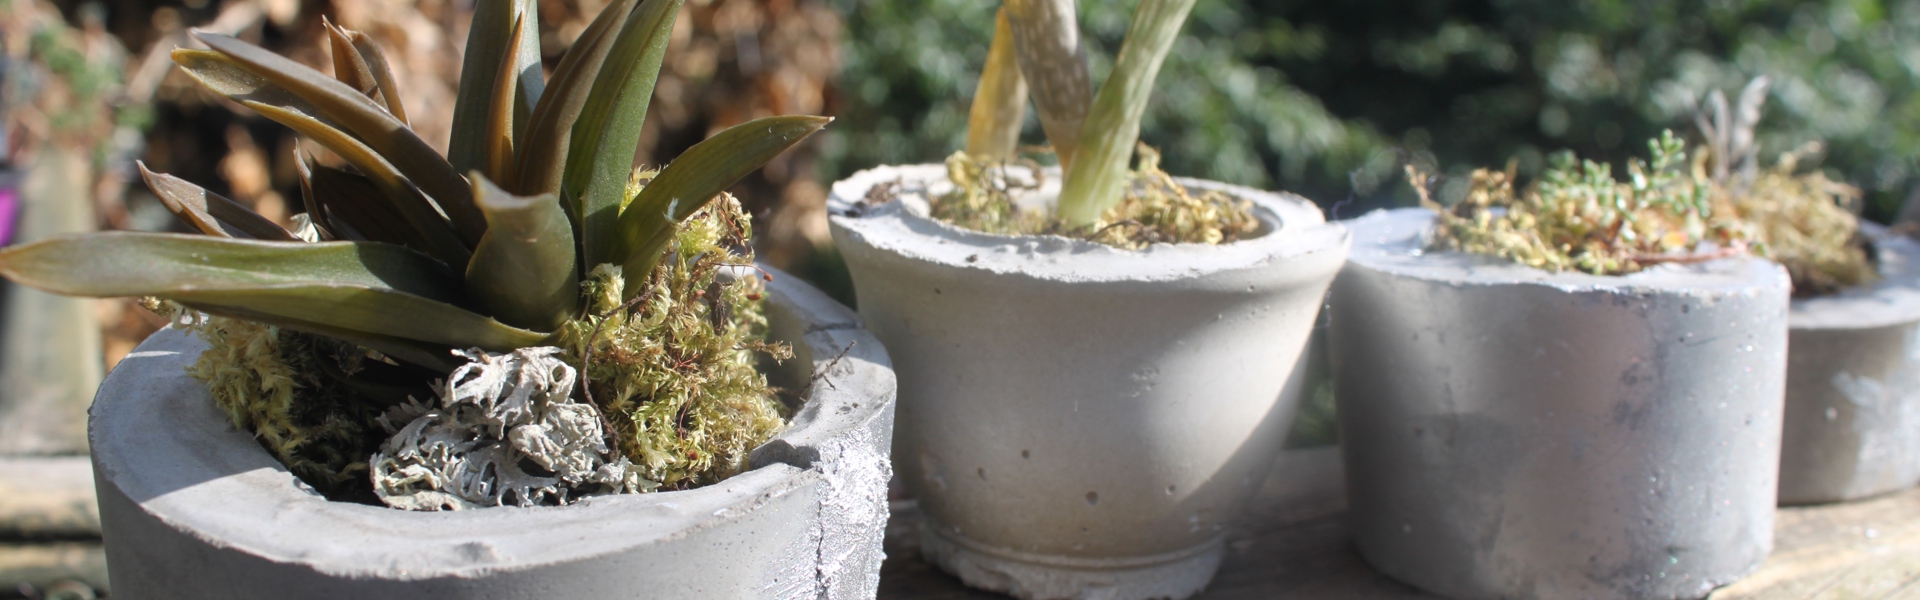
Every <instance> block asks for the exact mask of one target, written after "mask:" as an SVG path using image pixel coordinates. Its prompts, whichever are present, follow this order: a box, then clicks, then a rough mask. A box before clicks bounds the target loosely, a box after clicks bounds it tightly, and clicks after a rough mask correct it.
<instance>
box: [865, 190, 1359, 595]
mask: <svg viewBox="0 0 1920 600" xmlns="http://www.w3.org/2000/svg"><path fill="white" fill-rule="evenodd" d="M1056 175H1057V174H1056ZM1049 179H1050V180H1052V183H1053V184H1055V185H1053V186H1052V187H1050V188H1049V189H1046V190H1042V191H1041V192H1039V193H1038V194H1037V195H1036V197H1037V198H1039V199H1040V201H1045V199H1046V198H1050V197H1051V196H1052V195H1056V194H1057V183H1058V179H1059V178H1058V177H1057V176H1055V177H1050V178H1049ZM896 180H900V181H902V182H903V183H904V186H903V187H904V188H905V189H907V190H909V193H907V194H904V196H903V197H902V198H901V199H900V200H899V201H896V202H891V203H887V204H883V205H878V206H870V205H865V204H864V203H863V202H862V199H864V198H865V197H866V196H867V194H868V192H869V190H870V189H872V188H873V187H874V186H876V185H878V184H882V183H886V182H893V181H896ZM1183 183H1185V184H1187V185H1189V186H1194V187H1202V188H1212V189H1221V190H1224V191H1227V192H1230V193H1232V194H1235V195H1237V196H1240V197H1243V198H1246V199H1248V200H1251V201H1253V202H1254V203H1255V205H1256V206H1257V207H1258V208H1257V212H1258V213H1259V215H1260V218H1261V219H1262V220H1263V222H1265V223H1266V227H1267V230H1268V233H1266V234H1264V235H1262V236H1261V237H1258V238H1254V239H1250V240H1243V241H1240V242H1236V243H1232V244H1227V245H1221V246H1206V245H1197V244H1181V245H1166V244H1162V245H1156V246H1154V247H1152V248H1150V249H1148V250H1145V251H1141V252H1126V251H1118V250H1114V249H1112V248H1108V247H1105V246H1099V245H1096V244H1093V243H1090V242H1084V241H1077V240H1069V239H1066V238H1061V237H1055V236H1002V235H989V234H982V233H975V232H969V231H963V230H960V229H957V228H955V227H952V226H950V225H947V224H945V223H941V222H937V221H934V220H932V219H929V218H927V217H925V216H924V215H925V196H924V194H922V193H916V192H912V190H917V189H918V190H925V189H927V188H931V191H933V192H934V193H938V192H939V191H940V190H942V189H944V188H945V187H946V186H947V185H948V184H947V180H946V170H945V169H944V168H943V167H941V166H939V165H923V166H911V167H883V168H880V169H874V170H870V171H863V172H860V173H858V174H855V175H854V176H853V177H852V178H850V179H848V180H845V181H841V182H839V183H837V184H835V185H834V187H833V196H832V199H831V200H830V201H829V202H830V208H831V209H832V212H833V214H834V216H833V217H832V218H831V224H832V229H833V236H834V241H835V242H836V243H837V244H838V245H839V248H840V251H841V252H842V253H843V255H844V256H845V257H846V260H847V264H848V266H849V267H850V268H851V269H852V272H853V280H854V286H855V288H856V290H857V292H858V294H859V301H860V313H861V316H862V317H864V318H865V320H866V322H867V326H868V327H869V328H871V329H872V330H873V332H874V335H876V336H878V337H879V338H880V340H881V341H882V342H884V343H886V344H887V349H888V351H889V352H890V353H891V354H892V356H893V359H894V361H895V366H896V371H897V373H898V374H899V376H900V385H901V387H900V397H901V400H902V402H901V404H900V421H899V426H900V435H899V437H898V438H897V443H896V446H895V456H897V457H898V458H899V460H898V461H897V462H896V467H897V468H899V469H900V472H901V474H902V480H903V481H904V482H905V483H906V485H907V488H908V490H909V491H911V492H912V493H913V494H914V496H915V497H916V498H918V499H919V502H920V507H921V509H923V510H924V511H925V513H926V517H927V518H926V520H925V524H926V525H925V528H924V530H923V535H922V536H921V544H922V552H923V554H924V555H925V556H927V557H928V558H929V559H931V560H932V561H933V562H934V563H935V564H937V565H939V566H940V567H941V568H944V569H946V570H947V571H949V572H952V573H955V574H956V575H958V576H959V577H960V578H961V579H962V580H963V581H965V582H967V583H968V584H969V585H973V586H975V587H982V588H987V589H992V590H999V591H1006V592H1009V593H1012V594H1013V595H1015V596H1019V597H1022V598H1103V599H1111V600H1126V599H1137V598H1166V597H1171V598H1182V597H1186V596H1190V595H1192V594H1194V593H1196V592H1198V591H1199V590H1200V589H1202V588H1203V587H1205V585H1206V583H1207V580H1208V579H1210V578H1211V577H1212V576H1213V572H1214V570H1215V569H1216V568H1217V567H1218V566H1219V562H1220V558H1221V556H1222V551H1223V538H1224V535H1225V531H1224V529H1223V528H1224V526H1225V525H1227V524H1228V523H1229V522H1230V521H1231V520H1232V519H1233V518H1234V517H1235V515H1236V514H1237V513H1238V512H1239V510H1240V507H1241V505H1242V504H1243V503H1244V501H1245V499H1246V498H1247V497H1248V496H1249V494H1250V493H1252V492H1253V491H1254V490H1255V489H1256V488H1257V487H1258V485H1259V483H1260V480H1261V479H1262V476H1263V475H1264V474H1265V473H1266V471H1265V469H1266V468H1267V466H1268V465H1270V464H1271V461H1272V460H1273V458H1274V457H1275V456H1276V455H1277V454H1278V450H1279V447H1280V443H1281V441H1282V440H1281V438H1282V437H1283V436H1284V434H1285V433H1286V431H1287V426H1288V424H1289V422H1290V421H1291V420H1292V416H1293V410H1294V407H1295V404H1296V400H1297V396H1298V387H1299V381H1298V379H1299V378H1296V377H1292V373H1293V372H1294V371H1295V364H1296V363H1297V362H1299V361H1298V359H1299V357H1300V354H1301V350H1302V348H1303V346H1304V345H1305V344H1306V340H1307V334H1308V332H1309V330H1310V329H1311V328H1312V326H1313V324H1314V319H1315V317H1316V315H1317V314H1318V312H1319V309H1320V306H1321V301H1322V298H1323V295H1324V292H1325V290H1326V286H1327V285H1328V283H1329V281H1330V280H1331V279H1332V277H1333V276H1334V274H1335V273H1336V272H1337V271H1338V269H1339V268H1340V265H1341V264H1342V261H1344V260H1345V257H1346V250H1347V245H1348V237H1347V233H1346V230H1345V229H1344V228H1342V227H1340V226H1338V225H1329V224H1327V223H1325V222H1324V220H1323V219H1322V218H1321V216H1320V212H1319V210H1318V209H1317V208H1315V207H1314V206H1313V205H1312V204H1311V203H1308V202H1307V201H1305V200H1303V199H1300V198H1299V197H1297V196H1290V195H1282V194H1274V193H1269V192H1261V191H1257V190H1252V189H1247V188H1240V187H1232V186H1226V185H1222V184H1217V183H1207V182H1198V181H1184V182H1183ZM856 205H859V206H856ZM849 211H852V212H851V213H850V212H849ZM852 214H857V215H859V216H851V215H852Z"/></svg>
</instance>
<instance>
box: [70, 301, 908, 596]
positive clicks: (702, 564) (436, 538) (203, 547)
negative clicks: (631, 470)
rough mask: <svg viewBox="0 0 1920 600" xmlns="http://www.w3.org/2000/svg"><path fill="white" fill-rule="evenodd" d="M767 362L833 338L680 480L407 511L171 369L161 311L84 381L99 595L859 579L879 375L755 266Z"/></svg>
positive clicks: (776, 585)
mask: <svg viewBox="0 0 1920 600" xmlns="http://www.w3.org/2000/svg"><path fill="white" fill-rule="evenodd" d="M769 287H770V294H769V296H770V298H771V302H770V303H769V311H768V312H769V317H770V319H771V321H772V322H773V330H774V331H773V337H775V338H777V339H781V340H785V341H788V342H791V343H792V344H793V345H794V351H795V354H796V355H797V356H796V357H795V359H794V360H790V361H787V362H786V363H785V364H784V365H782V366H781V367H780V368H777V369H775V370H774V371H770V372H769V376H770V377H772V378H774V379H775V383H776V385H786V386H788V387H790V388H798V387H800V386H804V385H805V384H806V381H807V377H808V373H809V371H810V370H811V369H814V368H824V367H826V366H827V365H828V364H830V363H832V359H833V358H834V357H835V356H836V355H837V354H839V353H840V352H841V351H842V349H844V348H847V347H848V345H850V344H851V345H853V347H852V349H851V350H850V351H848V352H847V354H846V356H845V357H844V359H842V360H840V361H839V362H838V364H836V365H834V367H833V368H832V369H831V370H830V371H829V372H828V374H827V376H826V379H825V380H824V381H827V382H831V385H828V384H827V383H824V382H823V383H822V384H821V385H819V386H818V387H817V389H815V390H814V393H813V396H812V399H811V400H809V401H808V402H807V404H806V405H805V406H804V407H803V408H802V409H801V410H800V411H799V413H798V414H797V415H796V416H795V417H794V419H793V421H792V425H791V427H790V428H789V429H788V430H787V431H786V432H784V433H782V434H781V435H780V436H779V437H778V438H776V439H775V440H774V441H772V442H769V443H768V444H766V445H764V446H762V447H760V448H759V449H757V450H755V452H754V455H753V457H752V462H753V464H754V465H755V468H753V469H752V470H750V471H748V472H746V473H742V474H740V475H738V476H735V477H733V478H731V479H728V480H726V481H724V482H721V483H719V484H716V485H712V486H708V487H704V488H699V489H694V490H689V491H678V492H662V493H655V494H633V495H619V496H603V497H597V498H591V499H588V500H585V501H582V502H580V503H578V504H574V505H570V506H566V507H557V508H531V509H526V508H517V507H499V508H485V509H479V510H471V511H458V512H425V513H423V512H407V511H401V510H395V509H390V508H384V507H377V506H366V505H360V504H351V503H342V502H329V501H327V500H325V499H323V498H321V497H320V496H318V495H316V494H314V493H312V492H311V491H310V489H309V488H307V487H306V486H304V485H302V484H301V483H300V482H299V481H298V480H297V479H295V478H294V477H293V476H292V475H290V474H288V473H287V471H286V469H285V468H284V467H282V466H281V465H280V464H279V463H278V462H276V461H275V460H274V459H273V458H271V457H270V456H268V455H267V453H266V452H265V451H264V450H262V449H261V448H260V447H259V445H258V444H257V443H255V442H254V440H253V439H251V437H250V436H248V435H247V434H245V433H242V432H240V431H237V430H236V429H235V428H234V427H233V426H232V425H230V424H229V422H228V421H227V419H226V417H225V416H224V415H222V414H221V413H219V412H218V411H217V410H216V409H215V408H214V406H213V402H212V400H210V399H209V398H208V396H207V392H206V388H205V386H204V385H202V384H201V383H200V382H199V381H196V380H193V379H191V378H188V377H187V376H186V375H184V374H183V373H182V372H181V369H182V368H183V367H185V366H186V365H187V364H189V363H191V362H192V361H193V360H194V359H195V358H196V357H197V356H198V355H199V353H200V351H201V349H203V348H204V347H205V346H204V345H203V344H202V343H201V342H200V341H199V339H198V338H194V337H191V336H187V335H184V334H182V333H179V332H177V331H173V330H167V331H162V332H161V333H159V334H156V335H155V336H154V337H153V338H152V339H149V340H148V341H147V342H146V343H145V344H143V345H142V346H141V347H140V348H139V349H138V350H137V351H135V352H134V353H132V354H130V355H128V356H127V358H126V360H125V361H124V362H121V363H120V366H119V367H118V368H116V369H114V371H113V373H112V375H111V376H110V377H109V378H108V379H107V381H106V383H105V384H104V385H102V386H101V388H100V393H99V396H98V397H97V398H96V400H95V401H94V405H93V417H92V421H91V428H90V433H91V439H92V442H93V460H94V473H95V481H96V485H97V490H98V495H99V502H100V509H101V510H100V512H101V521H102V525H103V527H104V533H105V538H106V542H107V560H108V562H109V563H110V565H111V570H110V576H111V578H112V582H113V590H114V596H115V597H116V598H130V599H136V600H137V599H140V598H196V599H225V598H234V599H258V598H274V599H276V600H292V599H305V598H312V599H322V598H327V599H331V598H392V599H403V598H404V599H421V598H446V599H452V598H459V599H473V598H502V599H505V598H702V599H705V598H806V599H814V598H872V597H873V595H874V593H875V589H876V587H877V586H878V585H879V571H880V559H881V550H880V542H881V537H882V534H883V531H884V526H885V524H886V519H887V506H886V484H887V479H888V477H889V476H890V470H889V467H888V463H887V450H888V445H889V440H890V439H891V437H892V417H893V406H894V404H893V397H894V382H893V374H892V372H891V371H890V370H889V366H888V360H887V355H886V352H885V350H883V349H882V348H881V346H880V344H879V343H878V342H876V341H874V339H873V338H872V336H870V335H869V334H867V333H866V332H865V331H864V330H862V329H861V328H860V327H859V324H858V322H857V320H856V318H855V316H854V315H853V314H852V313H851V311H848V310H847V309H846V308H845V307H842V306H840V305H838V304H836V303H834V302H833V301H832V300H830V299H828V298H826V297H825V296H823V295H821V294H820V293H819V292H818V291H816V290H813V289H812V288H809V287H807V286H806V285H805V284H802V283H798V282H797V281H796V280H795V279H793V278H792V277H788V276H784V275H776V277H775V279H774V282H773V283H772V284H770V286H769Z"/></svg>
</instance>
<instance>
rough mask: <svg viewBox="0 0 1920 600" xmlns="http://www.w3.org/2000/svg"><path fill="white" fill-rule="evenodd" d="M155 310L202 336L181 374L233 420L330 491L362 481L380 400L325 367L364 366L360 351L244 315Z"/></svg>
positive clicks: (350, 369) (374, 441)
mask: <svg viewBox="0 0 1920 600" xmlns="http://www.w3.org/2000/svg"><path fill="white" fill-rule="evenodd" d="M149 305H150V306H152V303H149ZM156 308H158V307H156ZM160 310H162V311H164V312H166V313H168V314H170V315H172V316H173V317H174V322H175V323H177V324H179V326H180V327H182V328H183V329H185V330H187V331H190V332H192V333H193V334H194V335H196V336H199V337H200V339H202V340H205V341H206V342H207V350H206V351H205V352H202V353H201V354H200V357H199V358H198V360H196V361H195V362H194V364H193V365H191V366H189V367H187V375H189V376H191V377H193V378H195V379H199V380H201V381H204V382H206V383H207V388H208V391H209V392H210V393H211V394H212V396H213V402H214V405H215V406H218V407H219V408H220V410H221V411H223V412H225V413H227V417H228V419H229V420H231V421H232V422H233V424H234V426H235V427H237V428H239V429H240V430H242V431H247V432H251V433H252V434H253V435H254V438H255V439H257V440H259V442H260V445H261V446H262V447H264V448H266V450H267V452H269V453H271V454H272V455H273V457H274V458H276V459H278V460H279V461H280V463H281V464H284V465H286V466H287V470H289V471H292V472H293V474H294V475H297V476H299V477H300V479H301V480H303V481H306V482H307V483H308V484H310V485H313V486H314V487H316V488H319V489H321V490H322V491H324V492H328V493H329V495H339V494H350V493H352V492H353V491H355V490H357V489H359V488H364V487H365V478H366V472H367V457H369V456H371V455H372V454H373V452H374V451H375V450H376V449H378V448H379V444H380V440H381V438H382V437H383V436H382V435H381V432H380V430H379V428H378V426H377V424H376V423H375V419H377V418H378V417H379V415H380V411H381V409H382V407H381V406H380V405H379V404H378V403H377V402H372V401H370V400H367V399H365V398H356V394H355V393H354V391H353V390H351V389H348V388H347V387H346V386H345V384H343V383H341V381H340V380H339V379H337V378H335V377H331V376H328V375H327V373H328V372H329V371H332V372H336V373H354V372H357V371H359V370H361V369H363V368H365V367H366V362H367V361H370V360H372V359H371V358H370V357H369V356H368V355H367V354H366V352H365V351H363V350H359V349H357V348H355V347H352V346H349V345H347V344H344V343H341V342H338V341H335V340H332V339H329V338H324V337H320V336H315V335H309V334H305V333H300V332H297V331H290V330H285V329H281V328H278V327H274V326H271V325H263V324H260V323H254V322H251V321H242V320H238V319H229V318H225V317H214V316H207V315H204V314H200V313H196V312H192V311H186V310H182V309H179V308H178V307H167V308H161V309H160ZM323 361H324V362H325V363H330V364H323Z"/></svg>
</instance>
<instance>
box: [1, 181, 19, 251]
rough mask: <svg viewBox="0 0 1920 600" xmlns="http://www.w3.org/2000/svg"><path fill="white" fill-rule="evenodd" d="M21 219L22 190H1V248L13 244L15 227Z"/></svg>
mask: <svg viewBox="0 0 1920 600" xmlns="http://www.w3.org/2000/svg"><path fill="white" fill-rule="evenodd" d="M19 217H20V190H16V189H14V188H10V187H9V188H0V246H5V245H7V244H11V243H13V227H14V225H15V224H16V223H18V222H19V221H20V218H19Z"/></svg>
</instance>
